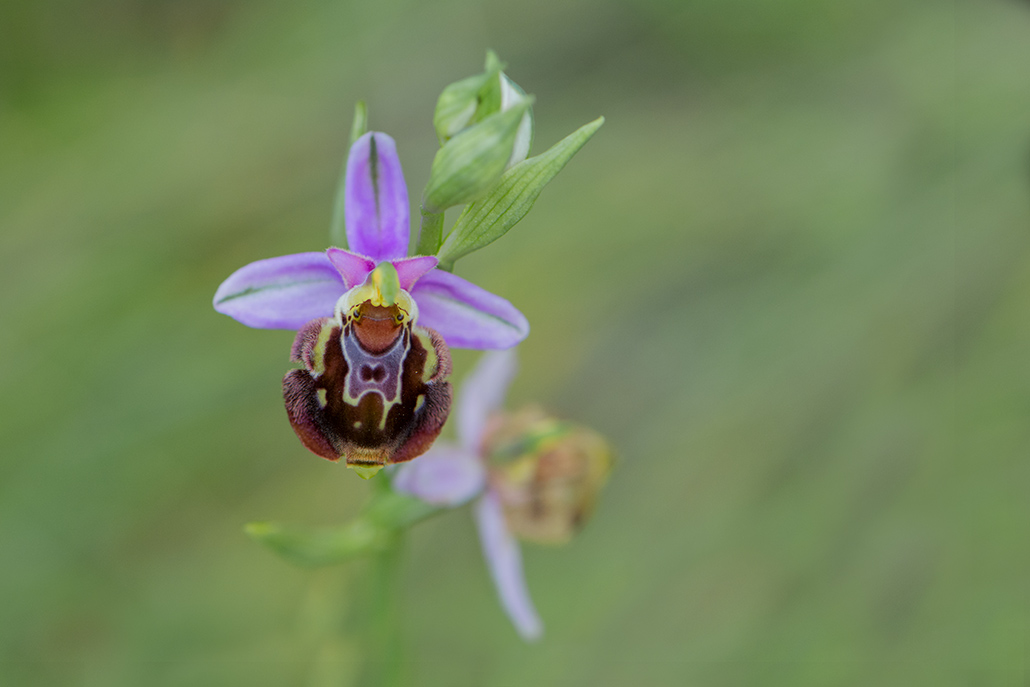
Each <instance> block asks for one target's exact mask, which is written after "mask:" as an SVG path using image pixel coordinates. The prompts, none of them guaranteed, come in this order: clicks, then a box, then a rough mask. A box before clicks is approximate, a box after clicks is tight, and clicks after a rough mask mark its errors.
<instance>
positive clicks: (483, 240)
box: [437, 117, 604, 268]
mask: <svg viewBox="0 0 1030 687" xmlns="http://www.w3.org/2000/svg"><path fill="white" fill-rule="evenodd" d="M603 123H604V117H598V118H597V119H595V120H594V121H592V122H590V123H589V124H586V125H584V126H582V127H580V128H579V129H577V130H576V131H574V132H573V133H571V134H569V135H568V136H566V137H565V138H563V139H562V140H561V141H559V142H558V143H556V144H555V145H554V146H552V147H551V148H550V149H549V150H548V151H547V152H545V153H543V154H541V155H537V156H535V157H531V158H529V159H528V160H524V161H522V162H520V163H519V164H517V165H515V166H514V167H512V168H511V169H509V170H508V171H507V172H505V173H504V174H503V176H502V177H501V179H500V182H499V183H498V184H497V186H496V187H494V188H493V189H492V190H491V191H490V192H489V193H488V194H487V195H486V196H484V197H482V198H480V199H479V200H477V201H475V202H474V203H472V204H471V205H468V206H467V207H466V208H465V209H464V211H462V213H461V216H460V217H458V221H457V222H456V223H455V225H454V228H453V229H452V230H451V232H450V233H449V234H448V235H447V238H446V240H444V242H443V245H442V246H441V247H440V250H439V251H438V252H437V257H438V258H439V259H440V265H441V266H443V267H445V268H446V267H449V266H450V265H452V264H453V263H454V261H455V260H457V259H458V258H460V257H462V256H464V255H468V254H469V253H471V252H472V251H475V250H479V249H480V248H482V247H483V246H485V245H487V244H489V243H492V242H493V241H496V240H497V239H499V238H500V237H501V236H503V235H504V234H505V232H507V231H508V230H509V229H511V228H512V227H513V226H515V224H516V223H517V222H518V221H519V220H520V219H522V218H523V217H524V216H525V215H526V213H527V212H529V209H530V208H532V207H533V203H535V202H536V199H537V197H538V196H539V195H540V192H541V191H542V190H543V188H544V186H546V185H547V182H549V181H550V180H551V179H553V178H554V176H555V175H556V174H558V172H560V171H561V170H562V168H563V167H564V166H565V165H566V163H568V161H569V160H571V159H572V156H573V155H575V154H576V152H577V151H579V149H580V148H582V147H583V144H585V143H586V142H587V141H588V140H590V137H591V136H593V135H594V132H595V131H597V130H598V129H599V128H600V126H601V125H602V124H603Z"/></svg>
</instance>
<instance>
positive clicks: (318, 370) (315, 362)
mask: <svg viewBox="0 0 1030 687" xmlns="http://www.w3.org/2000/svg"><path fill="white" fill-rule="evenodd" d="M334 326H335V324H326V325H323V326H322V328H321V329H320V330H319V331H318V338H317V339H315V345H314V346H313V347H312V349H311V375H312V376H313V377H318V376H319V375H321V374H322V373H323V372H325V350H326V347H327V346H328V345H329V335H330V334H332V333H333V328H334Z"/></svg>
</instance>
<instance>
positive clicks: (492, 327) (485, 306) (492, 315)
mask: <svg viewBox="0 0 1030 687" xmlns="http://www.w3.org/2000/svg"><path fill="white" fill-rule="evenodd" d="M411 295H412V296H414V297H415V301H416V302H417V303H418V311H419V320H418V323H419V324H420V325H422V326H423V327H429V328H430V329H435V330H436V331H438V332H440V334H441V335H442V336H443V338H444V341H446V342H447V345H448V346H452V347H454V348H475V349H480V350H487V349H497V348H511V347H512V346H514V345H515V344H517V343H519V342H520V341H522V340H523V339H525V338H526V336H528V335H529V322H528V321H527V320H526V317H525V316H524V315H523V314H522V313H520V312H519V311H518V310H516V309H515V306H513V305H512V304H511V303H509V302H508V301H506V300H504V299H503V298H501V297H500V296H495V295H494V294H492V293H490V292H489V291H487V290H485V289H481V288H480V287H478V286H476V285H475V284H473V283H472V282H470V281H466V280H465V279H462V278H461V277H458V276H455V275H453V274H451V273H449V272H444V271H443V270H433V271H432V272H429V273H428V274H426V275H425V276H424V277H422V278H421V279H419V280H418V283H417V284H415V287H414V288H413V289H412V290H411Z"/></svg>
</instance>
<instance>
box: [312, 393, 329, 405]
mask: <svg viewBox="0 0 1030 687" xmlns="http://www.w3.org/2000/svg"><path fill="white" fill-rule="evenodd" d="M315 394H316V395H317V396H318V407H319V408H325V405H326V403H328V402H329V400H328V399H327V398H326V391H325V389H319V390H318V391H316V392H315Z"/></svg>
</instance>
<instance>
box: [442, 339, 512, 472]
mask: <svg viewBox="0 0 1030 687" xmlns="http://www.w3.org/2000/svg"><path fill="white" fill-rule="evenodd" d="M517 369H518V360H517V359H516V356H515V351H514V350H512V349H509V350H506V351H490V352H488V353H484V354H483V355H482V357H480V358H479V362H478V363H477V364H476V367H475V369H473V370H472V372H471V373H470V374H469V376H468V377H466V378H465V382H464V384H463V385H462V387H461V394H460V395H459V399H458V409H457V417H456V418H455V419H456V420H457V422H458V438H459V440H460V441H461V445H462V446H464V447H465V448H466V449H467V450H469V451H472V452H473V453H476V454H478V453H479V449H480V442H482V440H483V428H484V427H485V426H486V421H487V418H489V417H490V415H492V414H493V413H495V412H497V411H498V410H500V409H501V407H502V406H503V405H504V396H505V394H506V393H507V392H508V385H510V384H511V380H512V379H514V378H515V371H516V370H517Z"/></svg>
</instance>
